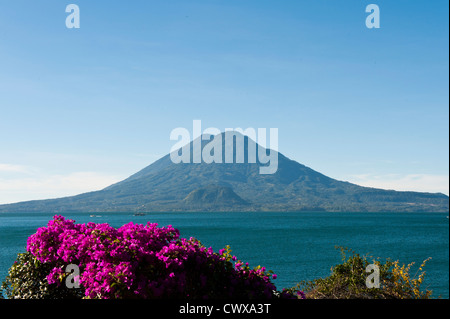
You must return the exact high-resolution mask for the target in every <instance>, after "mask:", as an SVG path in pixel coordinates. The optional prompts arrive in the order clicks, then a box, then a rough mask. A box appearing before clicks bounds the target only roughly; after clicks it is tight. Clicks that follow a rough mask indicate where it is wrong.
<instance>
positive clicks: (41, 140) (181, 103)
mask: <svg viewBox="0 0 450 319" xmlns="http://www.w3.org/2000/svg"><path fill="white" fill-rule="evenodd" d="M70 3H74V4H77V5H78V6H79V8H80V18H81V19H80V28H79V29H68V28H67V27H66V24H65V20H66V17H67V16H68V15H69V14H68V13H66V12H65V8H66V6H67V5H68V4H70ZM371 3H375V4H377V5H378V6H379V8H380V23H381V25H380V26H381V27H380V28H379V29H368V28H367V27H366V24H365V20H366V17H367V16H368V15H369V14H368V13H366V12H365V8H366V6H367V5H368V4H371ZM448 12H449V4H448V1H447V0H442V1H441V0H433V1H425V0H420V1H419V0H417V1H416V0H415V1H410V0H408V1H404V0H396V1H392V0H390V1H382V0H368V1H364V0H314V1H313V0H310V1H300V0H295V1H286V0H283V1H275V0H270V1H268V0H258V1H253V0H227V1H223V0H192V1H191V0H176V1H175V0H164V1H149V0H133V1H124V0H117V1H100V0H99V1H92V0H89V1H87V0H67V1H61V0H40V1H31V0H28V1H23V0H14V1H10V0H8V1H5V0H0V203H9V202H16V201H22V200H30V199H44V198H54V197H60V196H65V195H75V194H78V193H82V192H85V191H92V190H98V189H101V188H103V187H106V186H108V185H109V184H111V183H113V182H117V181H119V180H121V179H124V178H126V177H128V176H129V175H131V174H133V173H134V172H136V171H138V170H140V169H141V168H143V167H145V166H147V165H149V164H151V163H152V162H154V161H155V160H157V159H158V158H160V157H161V156H163V155H166V154H167V153H169V151H170V148H171V147H172V145H173V144H174V143H175V142H174V141H170V139H169V135H170V132H171V130H172V129H174V128H176V127H185V128H188V129H189V130H192V121H193V120H195V119H199V120H201V121H202V125H203V126H204V128H206V127H216V128H219V129H221V130H224V129H225V128H228V127H242V128H247V127H253V128H270V127H276V128H278V130H279V151H280V152H281V153H283V154H285V155H286V156H288V157H289V158H291V159H293V160H296V161H298V162H300V163H302V164H305V165H307V166H309V167H311V168H313V169H315V170H317V171H319V172H321V173H324V174H326V175H328V176H330V177H333V178H336V179H340V180H346V181H351V182H355V183H357V184H360V185H365V186H374V187H380V188H389V189H396V190H417V191H429V192H443V193H446V194H448V193H449V189H448V183H449V146H448V145H449V138H448V133H449V109H448V103H449V91H448V85H449V64H448V60H449V42H448V37H449V16H448Z"/></svg>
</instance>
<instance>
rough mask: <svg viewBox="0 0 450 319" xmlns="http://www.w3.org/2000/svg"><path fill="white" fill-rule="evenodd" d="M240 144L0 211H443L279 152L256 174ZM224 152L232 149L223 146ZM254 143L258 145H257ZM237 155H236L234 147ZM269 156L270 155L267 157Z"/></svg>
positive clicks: (425, 196) (416, 196)
mask: <svg viewBox="0 0 450 319" xmlns="http://www.w3.org/2000/svg"><path fill="white" fill-rule="evenodd" d="M235 134H236V135H237V137H236V140H238V139H240V138H242V139H243V141H244V143H243V149H242V150H241V151H244V154H245V158H244V163H235V161H234V163H225V151H223V152H222V163H211V164H207V163H204V162H203V161H202V163H192V162H193V161H192V159H193V158H194V157H195V156H197V155H198V153H196V152H201V151H202V150H203V149H204V147H205V145H207V144H208V143H209V141H204V140H202V141H201V147H200V148H198V149H196V148H195V147H193V145H194V143H195V141H192V142H191V143H190V144H189V151H190V158H191V161H190V163H179V164H175V163H173V162H172V160H171V158H170V154H167V155H166V156H164V157H162V158H161V159H159V160H157V161H156V162H154V163H153V164H151V165H149V166H147V167H145V168H144V169H142V170H141V171H139V172H137V173H136V174H134V175H132V176H130V177H129V178H127V179H125V180H123V181H121V182H119V183H116V184H113V185H111V186H109V187H107V188H105V189H103V190H99V191H95V192H89V193H84V194H81V195H77V196H71V197H64V198H59V199H49V200H38V201H28V202H21V203H16V204H8V205H0V212H37V211H43V212H69V211H81V212H110V211H117V212H163V211H347V212H349V211H350V212H352V211H353V212H365V211H372V212H381V211H395V212H448V211H449V197H448V196H446V195H444V194H441V193H421V192H400V191H393V190H382V189H375V188H369V187H362V186H358V185H355V184H352V183H348V182H343V181H338V180H335V179H332V178H330V177H327V176H325V175H323V174H321V173H319V172H316V171H314V170H312V169H311V168H308V167H306V166H304V165H302V164H300V163H298V162H296V161H293V160H290V159H289V158H287V157H285V156H284V155H283V154H281V153H278V170H277V171H276V173H274V174H267V175H264V174H260V167H261V166H262V165H263V164H262V163H261V162H260V161H259V160H257V161H256V163H251V162H250V163H249V160H248V150H249V149H250V150H252V149H254V148H255V147H260V146H259V145H257V144H256V143H255V142H254V141H253V140H252V139H249V138H248V137H243V136H242V135H240V134H239V133H235ZM216 137H218V138H221V139H222V149H223V150H225V149H226V147H232V150H233V154H236V147H237V145H236V144H234V143H233V144H232V145H230V144H229V142H228V143H226V142H225V138H224V133H222V134H220V136H216ZM255 144H256V145H255ZM238 150H239V149H238ZM272 152H274V151H272Z"/></svg>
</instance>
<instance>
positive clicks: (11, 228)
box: [0, 212, 449, 298]
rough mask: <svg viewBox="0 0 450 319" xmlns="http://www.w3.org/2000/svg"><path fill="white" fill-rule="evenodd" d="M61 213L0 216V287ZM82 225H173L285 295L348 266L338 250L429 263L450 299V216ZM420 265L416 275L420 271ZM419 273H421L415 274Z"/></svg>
mask: <svg viewBox="0 0 450 319" xmlns="http://www.w3.org/2000/svg"><path fill="white" fill-rule="evenodd" d="M53 215H54V214H49V213H0V278H1V280H0V281H3V279H4V277H5V276H6V275H7V271H8V268H9V267H10V266H11V264H12V263H13V262H14V260H15V259H16V255H17V253H19V252H24V251H25V248H26V239H27V237H28V236H30V235H31V234H33V233H34V232H35V231H36V229H37V228H38V227H42V226H45V225H46V224H47V222H48V221H49V220H50V219H52V217H53ZM61 215H63V216H65V217H66V218H71V219H74V220H75V221H76V222H77V223H87V222H96V223H108V224H110V225H111V226H114V227H120V226H122V225H124V224H126V223H128V222H130V221H133V222H136V223H141V224H146V223H147V222H148V221H150V222H153V223H158V224H159V225H160V226H166V225H172V226H174V227H175V228H178V229H179V230H180V233H181V234H180V235H181V237H187V238H188V237H196V238H197V239H199V240H200V241H201V242H202V243H203V244H204V245H206V246H208V247H210V246H211V247H212V248H213V249H214V251H218V250H219V249H221V248H223V247H225V246H226V245H230V246H231V249H232V250H233V254H234V255H236V256H237V257H238V259H241V260H242V261H244V262H249V264H250V266H251V267H253V266H257V265H261V266H265V267H266V268H267V269H270V270H273V271H274V272H275V273H276V274H277V275H278V278H277V279H276V280H275V281H274V282H275V284H276V285H277V288H278V289H281V288H283V287H291V286H294V285H295V284H296V283H297V282H299V281H302V280H312V279H315V278H319V277H325V276H328V275H329V274H330V268H331V267H332V266H334V265H336V264H338V263H340V262H341V255H340V252H339V251H338V250H337V249H335V246H336V245H338V246H344V247H348V248H351V249H353V250H354V251H356V252H357V253H360V254H361V255H365V254H368V255H370V256H374V257H380V258H381V260H384V259H386V258H391V259H392V260H399V261H400V262H401V263H405V264H408V263H410V262H415V263H416V266H417V267H418V266H419V265H420V263H421V262H422V261H423V260H425V259H426V258H428V257H431V258H432V260H431V261H429V262H428V263H427V265H426V267H425V271H426V272H427V274H426V277H425V281H424V284H423V287H428V289H431V290H433V297H434V298H437V297H439V296H441V297H443V298H448V297H449V219H448V217H447V216H448V213H444V214H443V213H427V214H424V213H324V212H319V213H307V212H301V213H300V212H299V213H268V212H261V213H151V214H146V215H145V216H134V215H133V214H132V213H96V217H91V216H90V215H91V214H88V213H68V214H61ZM417 267H416V268H414V267H413V269H417ZM412 274H414V271H413V272H412Z"/></svg>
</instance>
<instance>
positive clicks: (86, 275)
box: [4, 216, 297, 299]
mask: <svg viewBox="0 0 450 319" xmlns="http://www.w3.org/2000/svg"><path fill="white" fill-rule="evenodd" d="M233 262H234V264H233ZM68 264H74V265H77V266H78V267H79V270H80V273H79V278H76V279H77V280H79V284H80V288H79V289H68V288H67V287H66V285H65V279H66V278H67V276H68V275H69V274H68V273H66V272H65V267H66V266H67V265H68ZM24 272H28V275H27V276H25V274H24ZM24 276H25V277H24ZM272 279H276V275H274V274H273V273H272V272H270V271H267V272H266V269H265V268H264V267H259V266H258V267H256V268H254V269H250V268H249V266H248V263H246V264H244V263H243V262H241V261H239V260H237V258H236V257H235V256H232V255H231V250H230V249H229V247H227V248H226V249H222V250H220V251H219V252H218V253H215V252H213V250H212V249H211V248H206V247H205V246H203V245H202V244H201V243H200V242H199V241H198V240H196V239H194V238H190V239H185V238H180V237H179V231H178V230H177V229H175V228H173V227H172V226H167V227H161V228H160V227H158V225H157V224H151V223H148V224H147V225H145V226H144V225H139V224H134V223H129V224H126V225H124V226H122V227H120V228H118V229H115V228H113V227H111V226H109V225H108V224H95V223H88V224H75V223H74V221H73V220H66V219H65V218H64V217H62V216H55V217H54V219H53V220H51V221H49V223H48V225H47V227H42V228H39V229H38V230H37V232H36V233H35V234H33V235H32V236H30V237H29V238H28V241H27V253H25V254H21V255H19V259H18V261H17V262H16V263H15V264H14V265H13V267H11V269H10V273H9V277H8V283H9V286H8V285H6V287H7V289H5V291H6V292H7V295H8V297H10V298H11V297H12V298H80V297H83V298H101V299H113V298H183V299H185V298H187V299H205V298H212V299H221V298H297V296H296V294H294V292H292V291H289V292H287V291H286V292H281V293H280V292H277V291H276V288H275V286H274V284H273V283H272V281H271V280H272ZM30 282H31V283H30ZM23 286H26V287H28V288H27V289H28V294H27V293H24V291H23V289H21V287H23ZM4 287H5V285H4ZM30 289H31V290H30ZM30 291H31V292H30Z"/></svg>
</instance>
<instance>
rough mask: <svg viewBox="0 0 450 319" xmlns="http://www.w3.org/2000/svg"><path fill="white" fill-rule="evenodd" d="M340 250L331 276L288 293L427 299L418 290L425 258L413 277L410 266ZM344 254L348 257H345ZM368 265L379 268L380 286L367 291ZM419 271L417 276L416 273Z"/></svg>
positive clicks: (313, 296) (318, 296) (428, 294)
mask: <svg viewBox="0 0 450 319" xmlns="http://www.w3.org/2000/svg"><path fill="white" fill-rule="evenodd" d="M336 248H339V249H340V250H341V254H342V263H341V264H339V265H336V266H334V267H332V268H331V275H330V276H328V277H326V278H319V279H315V280H312V281H302V282H300V283H299V284H298V285H297V286H296V287H293V288H291V289H292V290H302V291H304V292H305V295H306V298H307V299H428V298H430V297H431V294H432V291H430V290H425V291H421V290H420V286H421V284H422V283H423V279H424V276H425V272H424V271H423V267H424V266H425V263H426V262H427V261H428V260H429V259H430V258H428V259H426V260H425V261H424V262H423V263H422V264H421V266H420V267H419V269H418V270H417V272H416V274H415V275H414V276H413V277H411V275H410V272H411V268H412V266H413V265H414V263H411V264H408V265H400V263H399V261H391V260H390V259H387V260H386V261H385V262H381V261H380V260H378V259H377V260H372V261H369V260H368V258H369V257H368V256H360V255H359V254H357V253H355V252H354V251H352V250H350V249H348V248H343V247H336ZM347 253H350V256H348V257H347ZM369 264H375V265H377V266H378V268H379V275H380V277H379V278H380V287H379V288H368V287H367V285H366V279H367V277H368V276H369V275H370V273H367V272H366V267H367V266H368V265H369ZM419 272H420V273H419Z"/></svg>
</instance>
